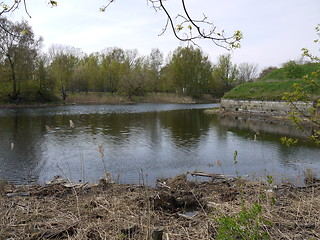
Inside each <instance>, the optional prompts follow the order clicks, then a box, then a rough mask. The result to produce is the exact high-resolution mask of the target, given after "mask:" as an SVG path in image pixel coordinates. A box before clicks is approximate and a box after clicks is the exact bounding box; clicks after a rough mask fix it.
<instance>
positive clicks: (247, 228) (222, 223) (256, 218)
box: [214, 203, 270, 240]
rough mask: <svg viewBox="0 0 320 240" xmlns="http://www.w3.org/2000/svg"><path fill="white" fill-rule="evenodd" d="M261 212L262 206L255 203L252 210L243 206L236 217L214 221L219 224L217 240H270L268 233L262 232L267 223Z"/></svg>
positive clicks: (223, 217)
mask: <svg viewBox="0 0 320 240" xmlns="http://www.w3.org/2000/svg"><path fill="white" fill-rule="evenodd" d="M261 212H262V206H261V205H260V204H258V203H254V204H253V206H252V207H251V208H250V209H247V208H246V207H245V206H243V207H242V210H241V211H240V212H239V213H238V214H236V215H234V216H222V217H219V218H217V219H214V220H215V221H216V222H218V224H219V226H218V228H217V233H216V238H215V239H217V240H232V239H250V240H256V239H270V236H269V234H268V233H267V232H266V231H261V228H262V226H263V225H265V224H266V223H267V221H265V220H263V218H262V217H261ZM268 224H270V223H268Z"/></svg>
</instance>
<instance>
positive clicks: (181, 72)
mask: <svg viewBox="0 0 320 240" xmlns="http://www.w3.org/2000/svg"><path fill="white" fill-rule="evenodd" d="M168 68H169V74H170V78H171V79H172V81H173V85H174V87H175V91H176V92H177V93H182V94H186V95H189V96H194V97H197V96H199V95H201V94H205V93H209V86H210V82H211V80H212V75H211V73H212V64H211V62H210V60H209V57H208V56H207V55H205V54H204V53H203V52H202V50H200V49H199V48H194V47H193V46H189V47H185V48H182V47H179V48H177V49H176V50H175V51H174V53H173V55H172V59H171V61H170V63H169V65H168Z"/></svg>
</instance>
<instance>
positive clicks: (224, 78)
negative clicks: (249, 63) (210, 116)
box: [212, 54, 238, 96]
mask: <svg viewBox="0 0 320 240" xmlns="http://www.w3.org/2000/svg"><path fill="white" fill-rule="evenodd" d="M212 76H213V83H214V88H215V89H216V95H217V96H222V95H223V94H224V93H225V92H228V91H230V90H231V89H232V88H233V87H235V86H236V84H237V76H238V70H237V66H236V65H234V64H233V63H232V61H231V54H225V55H220V56H219V58H218V63H217V64H215V65H214V67H213V72H212Z"/></svg>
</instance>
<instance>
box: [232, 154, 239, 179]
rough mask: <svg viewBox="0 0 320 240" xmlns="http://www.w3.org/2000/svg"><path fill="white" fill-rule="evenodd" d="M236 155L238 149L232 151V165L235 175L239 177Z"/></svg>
mask: <svg viewBox="0 0 320 240" xmlns="http://www.w3.org/2000/svg"><path fill="white" fill-rule="evenodd" d="M237 156H238V151H234V153H233V163H234V166H235V168H236V174H237V177H239V171H238V168H237V164H238V160H237Z"/></svg>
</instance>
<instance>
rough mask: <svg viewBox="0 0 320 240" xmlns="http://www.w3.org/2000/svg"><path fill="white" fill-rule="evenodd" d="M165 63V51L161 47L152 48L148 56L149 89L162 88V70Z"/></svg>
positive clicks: (157, 89)
mask: <svg viewBox="0 0 320 240" xmlns="http://www.w3.org/2000/svg"><path fill="white" fill-rule="evenodd" d="M162 64H163V53H162V52H161V51H160V50H159V49H152V50H151V53H150V55H149V56H148V57H147V58H146V63H145V65H146V66H145V67H146V71H147V83H148V86H149V90H150V91H152V92H158V91H159V90H160V89H159V88H160V84H161V83H160V71H161V68H162Z"/></svg>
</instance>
